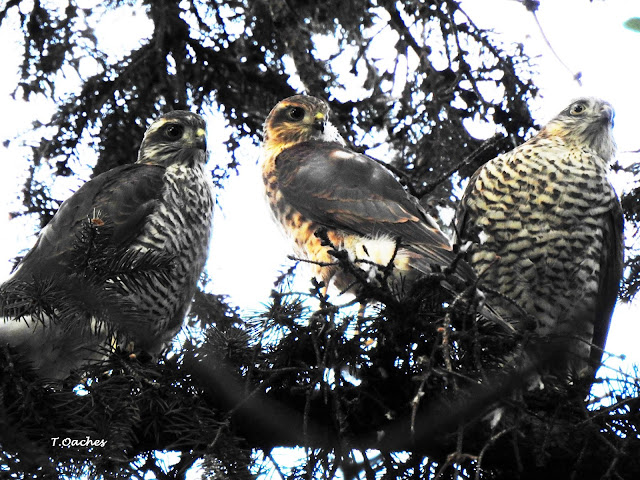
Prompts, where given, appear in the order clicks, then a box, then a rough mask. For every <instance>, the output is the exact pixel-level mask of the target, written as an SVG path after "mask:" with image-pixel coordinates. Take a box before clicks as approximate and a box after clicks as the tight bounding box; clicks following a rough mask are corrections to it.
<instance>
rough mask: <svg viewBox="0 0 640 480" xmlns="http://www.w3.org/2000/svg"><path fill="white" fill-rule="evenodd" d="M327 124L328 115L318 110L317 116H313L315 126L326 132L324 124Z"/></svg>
mask: <svg viewBox="0 0 640 480" xmlns="http://www.w3.org/2000/svg"><path fill="white" fill-rule="evenodd" d="M326 124H327V117H325V116H324V113H322V112H318V113H316V116H315V117H314V118H313V128H315V129H316V130H318V131H320V132H322V133H324V126H325V125H326Z"/></svg>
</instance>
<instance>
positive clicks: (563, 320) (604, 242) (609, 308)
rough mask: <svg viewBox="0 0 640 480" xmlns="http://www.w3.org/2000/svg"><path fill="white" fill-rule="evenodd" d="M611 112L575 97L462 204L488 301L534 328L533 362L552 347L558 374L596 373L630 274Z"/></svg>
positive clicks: (479, 180)
mask: <svg viewBox="0 0 640 480" xmlns="http://www.w3.org/2000/svg"><path fill="white" fill-rule="evenodd" d="M613 117H614V111H613V108H612V107H611V105H610V104H608V103H607V102H604V101H602V100H599V99H596V98H581V99H578V100H575V101H574V102H572V103H571V104H570V105H569V106H568V107H567V108H565V109H564V110H563V111H562V112H560V114H558V115H557V116H556V117H555V118H553V119H552V120H551V121H550V122H549V124H548V125H547V126H545V127H544V128H543V129H542V130H541V131H540V132H539V133H538V134H537V135H536V136H534V137H533V138H531V139H530V140H529V141H527V142H525V143H524V144H522V145H520V146H519V147H517V148H515V149H514V150H512V151H510V152H508V153H505V154H503V155H500V156H498V157H497V158H495V159H493V160H491V161H490V162H488V163H487V164H485V165H484V166H483V167H481V168H480V169H479V170H478V171H477V172H476V173H475V174H474V175H473V176H472V177H471V179H470V182H469V184H468V186H467V188H466V191H465V192H464V195H463V197H462V200H461V204H460V207H459V210H458V212H457V222H456V225H457V227H456V228H457V232H458V236H459V238H460V240H461V241H462V242H471V248H470V250H469V252H468V255H469V257H468V258H469V260H470V263H471V265H472V266H473V267H474V268H475V270H476V272H477V274H478V276H479V278H480V281H479V286H480V288H481V289H483V291H484V292H485V293H486V294H487V296H488V302H490V303H491V305H492V307H493V308H494V309H496V310H497V311H498V313H500V314H501V315H502V317H503V318H505V319H506V320H508V321H510V322H511V323H512V325H514V326H515V327H516V328H517V329H519V330H520V331H521V332H525V331H527V330H529V331H531V328H529V327H530V326H531V325H532V326H533V329H532V330H533V331H532V334H533V335H532V338H533V343H532V344H531V348H530V349H527V348H525V352H526V351H527V350H528V352H529V353H526V354H525V355H524V357H528V360H527V361H526V362H525V363H527V362H528V361H530V360H532V359H533V358H534V356H535V355H540V354H541V353H542V354H544V355H551V354H553V355H554V356H553V357H552V358H560V360H559V361H558V362H556V365H555V367H554V366H547V367H545V368H543V369H542V371H547V372H549V373H551V374H554V375H556V376H565V375H566V374H569V377H570V378H588V377H586V376H591V375H593V374H594V373H595V370H596V369H597V367H598V366H599V365H600V361H601V357H602V349H603V347H604V345H605V341H606V337H607V332H608V329H609V323H610V319H611V315H612V312H613V309H614V306H615V303H616V298H617V293H618V288H619V283H620V279H621V276H622V266H623V237H622V229H623V218H622V209H621V206H620V202H619V200H618V198H617V196H616V193H615V192H614V190H613V187H612V186H611V184H610V183H609V181H608V179H607V175H608V173H609V163H610V162H611V160H612V158H613V156H614V154H615V143H614V140H613V136H612V127H613ZM492 292H493V294H492ZM527 323H529V327H527ZM531 352H537V353H533V355H531ZM558 354H559V355H560V357H558Z"/></svg>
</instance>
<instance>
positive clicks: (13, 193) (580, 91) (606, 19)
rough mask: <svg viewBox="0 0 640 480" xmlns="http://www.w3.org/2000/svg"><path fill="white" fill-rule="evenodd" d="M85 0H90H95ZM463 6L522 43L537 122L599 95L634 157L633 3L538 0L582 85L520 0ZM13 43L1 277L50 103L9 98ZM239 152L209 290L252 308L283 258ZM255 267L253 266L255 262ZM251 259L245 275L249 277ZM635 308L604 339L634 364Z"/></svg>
mask: <svg viewBox="0 0 640 480" xmlns="http://www.w3.org/2000/svg"><path fill="white" fill-rule="evenodd" d="M86 3H87V4H88V5H91V4H96V5H98V4H99V3H101V2H91V1H87V2H86ZM463 8H464V9H465V10H466V12H467V13H468V14H469V16H470V17H471V18H472V19H474V21H475V22H476V23H477V24H479V25H480V26H482V27H486V28H491V29H493V30H494V31H495V32H496V33H498V34H499V35H500V37H501V39H502V41H503V42H505V43H511V42H521V43H523V44H524V45H525V51H526V52H527V53H529V55H530V56H531V57H534V61H535V63H537V65H538V72H539V73H538V76H537V77H536V79H535V82H536V84H537V85H538V86H539V87H540V98H539V99H538V101H537V102H536V104H535V112H534V113H535V115H536V118H537V119H538V120H539V122H540V123H545V122H546V120H548V119H549V118H550V117H552V116H553V115H554V114H555V113H557V112H558V111H560V110H561V109H562V108H564V107H565V106H566V105H567V104H568V103H569V101H570V100H571V99H572V98H575V97H577V96H583V95H596V96H599V97H602V98H605V99H607V100H609V101H610V102H611V103H612V104H613V105H614V107H615V108H616V126H615V129H614V133H615V136H616V139H617V141H618V145H619V151H620V154H619V159H620V160H621V161H622V162H624V163H628V162H631V161H638V155H637V154H629V153H625V152H628V151H633V150H638V149H640V134H639V132H638V130H639V128H638V124H639V121H638V113H639V112H640V95H638V84H639V83H638V82H639V75H638V74H639V73H640V62H639V61H638V52H640V33H635V32H631V31H629V30H626V29H625V28H624V27H623V25H622V24H623V22H624V21H625V20H626V19H628V18H629V17H634V16H640V4H639V3H638V2H629V1H626V0H607V1H598V0H596V1H595V2H593V3H591V2H589V1H587V0H563V1H554V0H542V5H541V7H540V9H539V11H538V18H539V19H540V22H541V24H542V26H543V28H544V30H545V33H546V35H547V38H548V39H549V41H550V42H551V44H552V45H553V48H554V49H555V51H556V52H557V53H558V55H559V56H560V58H562V60H563V61H564V62H565V63H566V64H567V65H568V66H569V67H570V68H571V70H573V71H574V72H577V71H580V72H582V83H583V86H581V87H580V86H578V84H577V83H576V82H575V81H574V80H573V79H572V77H571V75H570V74H569V73H568V72H567V70H566V69H565V67H563V66H562V65H561V64H560V62H559V61H558V60H557V59H556V57H555V56H554V55H553V54H552V53H551V51H550V50H549V48H548V47H547V46H546V45H545V43H544V41H543V40H542V37H541V35H540V32H539V30H538V28H537V26H536V24H535V22H534V21H533V17H532V15H531V14H530V13H529V12H527V11H526V10H525V9H524V7H523V6H522V5H520V4H519V3H518V2H516V1H514V0H465V1H464V2H463ZM9 20H11V19H9ZM115 21H116V20H114V19H113V18H112V17H111V16H109V15H106V16H105V17H104V18H103V20H102V21H101V23H100V24H99V26H98V28H97V32H96V33H97V35H98V37H99V38H104V39H108V40H107V41H108V42H109V46H110V48H111V49H113V51H126V50H127V49H130V48H132V46H134V45H135V43H136V42H137V41H139V38H140V35H141V32H143V33H144V32H145V29H146V28H147V27H148V24H147V23H145V21H144V14H143V13H138V14H136V12H134V11H130V15H129V16H122V15H121V16H119V17H118V18H117V26H116V25H115V24H114V22H115ZM145 25H146V26H145ZM113 31H117V32H118V34H117V36H115V35H113V34H112V33H111V32H113ZM147 32H148V30H147ZM13 41H14V36H12V35H10V32H7V29H6V28H3V29H2V31H0V45H4V46H5V48H3V52H2V57H3V58H2V60H3V61H2V64H3V66H4V68H3V70H4V71H3V76H2V79H0V108H1V110H2V112H4V114H3V115H1V116H0V128H1V131H2V137H3V138H11V137H13V136H18V139H17V140H16V141H14V142H12V144H11V146H10V148H8V149H5V148H3V147H1V146H0V158H1V160H0V161H1V162H2V167H3V168H2V172H3V173H2V176H0V232H1V238H0V241H1V242H2V243H1V244H0V280H1V279H2V278H5V277H6V276H7V275H8V273H9V270H10V263H9V259H11V258H13V257H14V256H15V255H17V254H18V253H19V252H20V250H21V249H24V248H28V247H29V246H30V245H32V244H33V242H34V240H35V236H34V235H35V233H36V232H34V227H33V225H30V224H29V223H28V222H25V220H24V219H18V220H13V221H11V222H9V221H8V220H9V218H8V212H10V211H12V210H16V209H17V208H19V204H18V203H17V199H18V195H19V190H20V187H21V184H22V182H23V181H24V176H25V168H26V165H27V163H26V162H25V161H24V160H23V158H22V157H23V156H24V151H25V150H24V149H25V147H24V146H21V144H24V143H26V144H27V145H29V144H31V142H33V140H34V139H33V138H31V137H30V136H29V135H28V134H27V135H21V134H23V133H24V132H26V131H28V130H29V128H30V123H31V121H33V120H34V119H39V120H42V121H46V120H47V118H48V117H49V116H50V115H51V113H52V111H53V110H52V107H51V105H48V104H47V103H46V102H41V101H37V100H34V101H32V102H29V103H25V102H23V101H21V100H13V99H12V98H11V97H10V93H11V92H12V91H13V89H14V88H15V85H16V82H17V78H18V77H17V68H18V65H19V63H20V61H21V59H20V53H21V49H20V48H19V47H16V48H7V47H6V46H7V45H11V44H12V42H13ZM112 42H113V43H112ZM213 121H214V122H215V121H216V120H213ZM20 135H21V136H20ZM225 135H226V134H225V132H224V129H221V128H219V125H218V124H216V128H210V138H209V148H210V149H211V151H212V154H213V157H214V159H215V156H216V152H220V151H222V150H224V146H223V145H222V142H223V141H224V139H225ZM487 136H490V133H488V134H487ZM243 152H244V153H243V160H244V164H243V166H242V167H241V169H240V176H238V177H234V178H232V179H231V180H230V181H229V182H228V185H227V187H226V189H225V190H224V193H223V196H222V198H221V202H222V205H223V208H224V210H223V212H220V211H218V212H216V218H215V232H214V239H213V244H212V253H211V258H210V261H209V263H208V273H209V275H210V277H211V278H212V279H213V286H212V288H213V289H214V291H216V293H225V294H229V295H231V298H232V300H233V302H234V303H236V304H238V305H240V306H242V307H244V308H246V309H248V310H251V309H254V308H259V304H257V303H256V300H257V299H261V300H266V299H267V297H268V294H269V291H270V289H271V286H272V282H273V280H274V279H275V277H276V276H277V274H278V271H279V270H280V269H281V268H282V265H283V264H285V263H287V260H286V255H287V253H289V251H288V249H287V246H286V244H285V243H284V242H283V239H282V237H281V236H280V233H279V231H278V230H277V229H276V228H275V226H273V225H272V223H271V222H270V218H269V214H268V213H267V210H266V207H265V205H264V202H263V200H262V193H261V190H262V185H261V182H260V181H259V173H258V169H257V167H256V166H255V164H256V162H257V160H258V151H257V150H255V149H252V148H248V147H247V148H244V149H243ZM89 156H90V154H88V155H87V158H89ZM83 158H84V157H83ZM92 161H93V160H92ZM87 178H88V175H87ZM87 178H84V179H71V180H70V181H67V182H66V183H65V182H62V183H61V186H60V187H59V188H60V189H61V190H60V191H61V192H65V191H66V192H67V193H68V194H70V193H71V192H72V191H74V190H76V189H77V188H78V187H79V185H80V184H81V183H82V181H83V180H86V179H87ZM627 182H628V178H623V177H622V176H620V175H619V176H617V177H616V178H614V183H615V186H616V188H617V189H618V191H619V193H622V191H624V190H625V188H628V184H627ZM62 194H63V193H61V194H60V195H62ZM25 224H27V227H26V228H25ZM256 225H257V226H258V227H256ZM249 226H250V228H249ZM256 231H258V232H260V245H257V244H256V242H255V232H256ZM247 239H251V240H250V241H249V240H247ZM266 245H268V247H267V246H266ZM258 265H259V266H260V268H256V266H258ZM249 266H251V274H250V275H247V274H246V269H247V268H249ZM237 272H239V273H240V274H239V275H238V274H237ZM638 316H639V313H638V307H637V306H635V307H634V308H630V307H629V306H626V305H619V306H618V309H617V312H616V315H615V319H614V322H613V325H612V329H611V335H610V342H609V344H608V349H609V350H611V351H613V352H616V353H625V354H626V355H627V356H628V357H629V361H633V362H634V363H640V350H638V349H637V348H636V343H637V342H636V339H637V337H638V327H637V324H638Z"/></svg>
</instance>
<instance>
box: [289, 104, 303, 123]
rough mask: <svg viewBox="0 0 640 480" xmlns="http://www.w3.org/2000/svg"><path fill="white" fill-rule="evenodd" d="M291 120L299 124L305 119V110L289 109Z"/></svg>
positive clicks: (298, 108)
mask: <svg viewBox="0 0 640 480" xmlns="http://www.w3.org/2000/svg"><path fill="white" fill-rule="evenodd" d="M289 118H290V119H291V120H293V121H295V122H299V121H300V120H302V119H303V118H304V108H300V107H292V108H290V109H289Z"/></svg>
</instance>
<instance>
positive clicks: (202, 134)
mask: <svg viewBox="0 0 640 480" xmlns="http://www.w3.org/2000/svg"><path fill="white" fill-rule="evenodd" d="M195 145H196V147H197V148H200V149H202V150H204V151H206V150H207V132H206V131H205V130H204V128H199V129H198V130H196V140H195Z"/></svg>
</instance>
